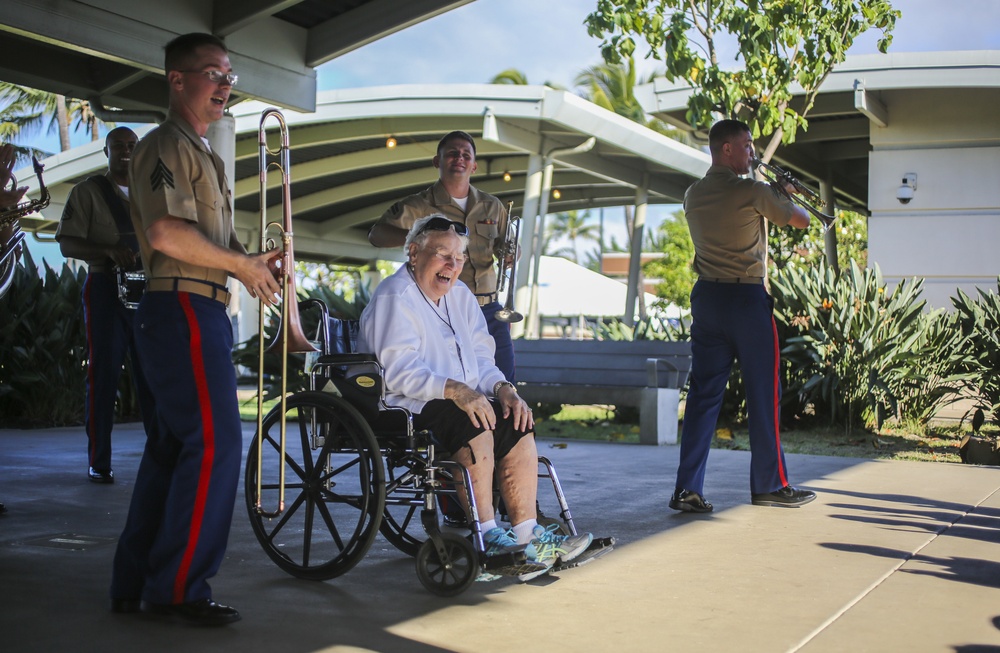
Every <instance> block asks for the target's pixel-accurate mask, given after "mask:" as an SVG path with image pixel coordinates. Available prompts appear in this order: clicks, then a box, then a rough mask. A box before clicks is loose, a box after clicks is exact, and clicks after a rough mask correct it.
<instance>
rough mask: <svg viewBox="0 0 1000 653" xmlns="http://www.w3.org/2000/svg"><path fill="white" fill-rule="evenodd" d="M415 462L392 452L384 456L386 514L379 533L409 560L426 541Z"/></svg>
mask: <svg viewBox="0 0 1000 653" xmlns="http://www.w3.org/2000/svg"><path fill="white" fill-rule="evenodd" d="M422 464H423V461H416V460H414V459H412V458H410V457H408V456H405V455H397V454H396V453H395V452H393V451H392V450H391V449H390V450H388V451H387V452H386V456H385V475H386V497H385V511H384V512H383V513H382V524H381V525H380V526H379V530H380V531H381V533H382V535H383V536H384V537H385V539H386V540H388V541H389V543H390V544H392V545H393V546H394V547H396V548H397V549H399V550H400V551H402V552H403V553H405V554H406V555H408V556H411V557H412V556H416V555H417V552H418V551H419V550H420V547H421V545H422V544H423V543H424V542H425V541H426V540H427V533H426V532H424V527H423V524H422V523H421V521H420V511H421V510H423V507H424V490H423V488H422V487H420V485H421V483H422V479H423V477H422V475H421V474H420V469H419V466H420V465H422Z"/></svg>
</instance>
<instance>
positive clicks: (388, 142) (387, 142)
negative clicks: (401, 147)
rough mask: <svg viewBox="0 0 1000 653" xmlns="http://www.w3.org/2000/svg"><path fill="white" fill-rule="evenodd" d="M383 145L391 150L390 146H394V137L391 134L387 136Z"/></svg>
mask: <svg viewBox="0 0 1000 653" xmlns="http://www.w3.org/2000/svg"><path fill="white" fill-rule="evenodd" d="M385 147H386V149H389V150H391V149H392V148H394V147H396V139H395V138H394V137H392V136H390V137H389V138H387V139H385Z"/></svg>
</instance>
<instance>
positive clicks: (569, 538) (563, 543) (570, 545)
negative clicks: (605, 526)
mask: <svg viewBox="0 0 1000 653" xmlns="http://www.w3.org/2000/svg"><path fill="white" fill-rule="evenodd" d="M558 528H559V526H558V525H557V524H549V525H548V526H542V525H541V524H539V525H538V526H535V530H534V531H533V534H534V536H535V539H534V540H532V544H534V545H535V549H536V550H537V551H538V555H537V556H536V558H535V559H536V560H541V561H542V562H545V561H547V560H550V559H551V560H552V563H553V564H555V562H556V559H557V558H558V559H559V562H563V563H565V562H569V561H570V560H572V559H573V558H575V557H577V556H578V555H580V554H581V553H583V552H584V551H586V550H587V547H588V546H590V543H591V541H593V539H594V536H593V535H591V534H590V533H583V534H581V535H559V534H558V533H556V529H558Z"/></svg>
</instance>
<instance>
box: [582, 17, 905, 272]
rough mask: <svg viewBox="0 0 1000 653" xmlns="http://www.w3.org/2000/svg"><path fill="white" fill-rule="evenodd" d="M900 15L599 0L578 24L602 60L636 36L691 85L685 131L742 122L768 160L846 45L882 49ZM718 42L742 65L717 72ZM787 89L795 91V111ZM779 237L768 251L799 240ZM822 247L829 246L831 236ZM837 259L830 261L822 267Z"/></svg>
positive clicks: (800, 123) (619, 54) (801, 121)
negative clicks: (720, 121) (870, 40)
mask: <svg viewBox="0 0 1000 653" xmlns="http://www.w3.org/2000/svg"><path fill="white" fill-rule="evenodd" d="M901 15H902V14H901V13H900V12H899V11H897V10H895V9H893V8H892V4H891V3H890V1H889V0H655V1H653V0H598V3H597V10H596V11H595V12H593V13H592V14H590V15H589V16H588V17H587V20H586V23H587V29H588V32H589V33H590V34H591V35H592V36H596V37H598V38H602V39H603V42H602V44H601V52H602V54H603V56H604V58H605V60H606V61H608V62H611V63H617V62H620V61H622V60H623V59H624V58H631V57H632V56H633V53H634V52H635V49H636V40H635V39H636V38H640V39H643V40H644V41H645V42H646V44H647V45H648V46H649V48H650V52H649V56H652V57H653V58H655V59H657V60H660V61H663V62H664V63H665V64H666V73H665V74H666V77H667V79H668V80H670V81H674V82H683V83H686V84H689V85H690V86H691V87H692V89H693V93H692V95H691V98H690V99H689V100H688V111H687V120H688V122H689V123H690V124H691V125H692V126H693V127H696V128H701V129H705V128H708V127H709V126H710V125H711V124H712V123H713V122H714V121H715V120H716V118H717V117H718V116H719V115H723V116H727V117H731V118H738V119H740V120H743V121H745V122H746V123H748V124H749V125H750V128H751V131H752V133H753V136H754V138H755V139H762V138H768V139H769V140H768V141H767V144H766V146H765V147H764V149H763V151H762V152H759V153H758V156H759V157H760V159H761V160H762V161H764V162H769V161H770V160H771V157H772V156H773V155H774V152H775V150H776V149H777V147H778V145H779V144H780V143H782V142H784V143H791V142H793V141H794V140H795V136H796V134H797V132H798V130H799V129H802V130H803V131H805V130H806V129H807V128H808V122H807V119H806V116H807V114H808V113H809V111H810V110H811V109H812V106H813V104H814V102H815V100H816V96H817V94H818V93H819V89H820V86H821V85H822V84H823V81H824V80H825V79H826V78H827V76H828V75H829V74H830V71H831V70H833V67H834V66H835V65H837V64H838V63H841V62H843V61H844V59H845V58H846V56H847V51H848V49H849V48H850V47H851V45H852V44H853V43H854V39H855V38H856V37H858V36H859V35H861V34H863V33H864V32H866V31H868V30H870V29H878V30H879V31H881V33H882V36H881V38H880V40H879V42H878V48H879V50H880V51H882V52H885V51H887V50H888V48H889V45H890V44H891V43H892V30H893V29H894V28H895V25H896V19H897V18H899V17H900V16H901ZM720 39H726V40H728V39H735V42H736V45H737V49H738V54H737V55H736V60H737V61H738V62H740V64H742V65H737V66H733V67H732V68H731V69H723V67H722V64H721V63H720V58H719V41H720ZM793 85H797V86H799V87H800V88H801V89H802V91H803V92H804V100H803V101H802V102H801V103H796V104H794V105H793V104H792V90H791V89H792V86H793ZM778 231H779V230H778V229H777V228H771V229H770V239H771V244H772V251H774V250H773V247H774V246H779V245H781V244H782V243H781V241H786V244H788V245H789V249H790V250H797V249H799V248H800V246H801V241H802V240H803V239H804V238H805V234H804V233H801V232H799V233H795V234H793V235H791V236H788V235H783V234H779V233H778ZM789 239H790V242H788V241H789ZM830 249H831V250H833V251H836V249H837V241H836V235H835V233H834V234H832V235H830ZM839 260H840V255H839V254H836V255H831V260H830V263H831V264H834V263H836V262H837V261H839Z"/></svg>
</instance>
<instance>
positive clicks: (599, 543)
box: [552, 537, 615, 572]
mask: <svg viewBox="0 0 1000 653" xmlns="http://www.w3.org/2000/svg"><path fill="white" fill-rule="evenodd" d="M614 548H615V538H614V537H595V538H594V540H593V541H592V542H591V543H590V546H588V547H587V548H586V550H584V552H583V553H581V554H580V555H578V556H577V557H575V558H573V559H572V560H570V561H569V562H561V561H560V562H557V563H556V564H555V566H554V567H552V571H553V572H558V571H562V570H564V569H573V568H574V567H580V566H583V565H585V564H587V563H590V562H593V561H594V560H597V559H598V558H600V557H601V556H604V555H607V554H608V553H611V552H612V551H613V550H614Z"/></svg>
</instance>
